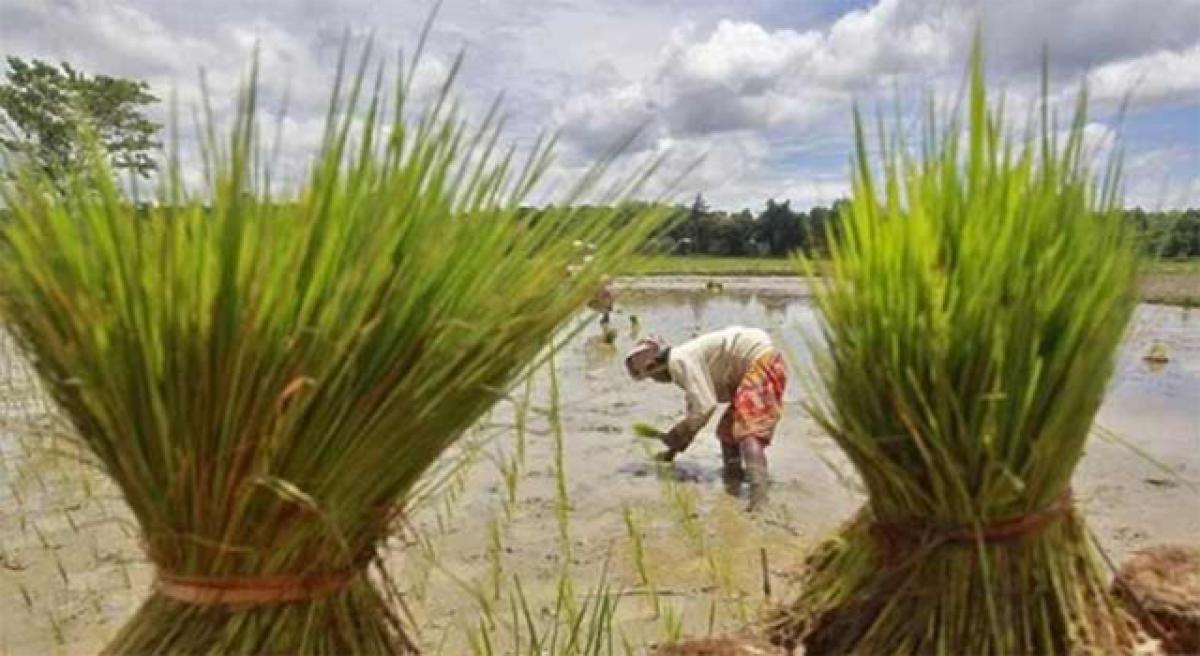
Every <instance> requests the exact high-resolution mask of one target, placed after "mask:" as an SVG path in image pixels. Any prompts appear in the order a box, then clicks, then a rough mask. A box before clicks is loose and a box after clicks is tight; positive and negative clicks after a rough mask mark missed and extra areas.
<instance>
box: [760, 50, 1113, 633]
mask: <svg viewBox="0 0 1200 656" xmlns="http://www.w3.org/2000/svg"><path fill="white" fill-rule="evenodd" d="M980 52H981V48H980V45H979V44H978V42H977V43H976V45H975V49H974V52H973V54H972V58H971V65H970V68H969V71H970V72H969V81H968V91H967V95H966V103H965V105H966V107H965V109H966V111H967V116H966V119H965V124H964V123H962V122H961V121H960V119H958V118H955V117H952V118H950V120H945V117H944V116H941V115H939V114H940V112H938V111H937V110H936V109H934V108H933V107H932V103H931V108H930V110H929V112H928V117H927V122H926V125H925V130H924V136H923V139H922V144H921V148H919V149H918V151H919V152H917V153H913V152H911V151H910V150H909V148H908V147H907V145H906V144H905V143H904V139H903V135H902V134H899V135H893V136H892V137H891V138H888V137H887V136H881V137H880V146H879V151H880V153H881V154H880V155H879V159H878V160H874V161H873V160H872V158H871V157H870V156H869V155H868V150H867V145H866V139H865V137H864V130H863V128H862V122H861V120H860V119H859V117H858V114H857V111H856V112H855V133H856V154H855V158H854V166H853V194H852V195H853V198H852V201H851V203H850V206H849V211H848V212H847V213H846V214H845V215H844V217H843V220H842V224H841V230H840V232H839V234H838V235H831V237H833V247H832V258H831V261H830V263H829V274H830V275H829V276H828V277H826V278H823V279H821V280H819V281H817V282H816V283H815V299H816V303H817V305H818V307H819V309H820V317H821V333H820V335H819V336H818V337H817V338H816V341H817V344H815V345H814V347H815V348H813V351H814V353H815V354H816V355H815V360H814V364H813V366H814V372H815V376H816V377H817V379H818V383H819V387H820V389H821V392H822V393H821V394H819V395H817V396H816V397H814V398H813V399H811V402H810V407H809V411H810V412H811V413H812V415H813V416H814V418H815V419H816V420H817V421H818V422H819V423H820V425H821V426H822V428H823V429H824V430H825V431H826V432H828V433H829V435H830V436H831V437H832V438H833V439H834V440H835V441H836V443H837V444H838V446H839V447H840V448H841V449H842V450H843V451H844V452H845V453H846V455H847V456H848V457H849V459H850V460H851V462H852V463H853V465H854V467H855V468H856V469H857V470H858V473H859V475H860V476H861V479H862V481H863V484H864V486H865V488H866V491H867V496H868V500H867V502H866V504H865V506H864V507H863V508H862V510H861V511H860V512H859V513H858V514H857V515H856V516H855V517H854V518H853V519H852V520H851V521H850V522H849V523H847V524H846V525H845V526H844V527H843V528H842V529H841V530H839V531H838V533H837V534H836V536H835V537H833V538H832V539H831V540H829V541H828V542H827V543H825V544H824V545H823V546H821V547H820V548H819V549H818V550H817V551H816V552H815V553H814V554H813V555H812V556H811V558H810V562H809V567H808V569H807V572H806V574H805V577H804V579H803V580H802V581H801V585H802V592H801V593H800V596H799V599H798V601H797V602H796V603H795V605H794V606H793V607H792V608H791V609H790V612H788V613H785V614H784V615H783V616H781V617H779V618H777V619H776V622H775V623H774V624H775V625H774V630H775V631H776V635H777V637H778V638H780V639H782V640H785V641H787V642H794V641H797V640H798V641H801V642H803V643H804V645H805V649H806V653H812V654H825V653H939V654H965V653H970V654H985V653H1025V654H1035V653H1036V654H1044V653H1084V652H1088V653H1091V652H1096V653H1116V652H1127V651H1129V650H1131V649H1132V647H1133V643H1134V640H1135V633H1134V628H1133V627H1132V626H1131V624H1130V622H1129V621H1128V618H1127V617H1126V616H1125V615H1123V613H1122V612H1121V611H1120V610H1119V609H1118V607H1117V606H1116V605H1115V604H1114V602H1113V600H1112V599H1111V597H1110V595H1109V593H1108V592H1107V590H1106V581H1105V579H1106V576H1104V574H1103V572H1101V571H1100V567H1099V565H1098V564H1097V560H1096V558H1095V554H1094V552H1093V550H1092V547H1091V545H1090V544H1089V540H1088V535H1089V532H1088V529H1087V526H1086V524H1085V522H1084V519H1083V517H1082V516H1081V514H1080V512H1079V510H1078V509H1077V508H1076V507H1075V504H1074V503H1073V501H1072V498H1071V477H1072V473H1073V471H1074V469H1075V466H1076V464H1077V463H1078V462H1079V459H1080V457H1081V455H1082V452H1083V448H1084V445H1085V443H1086V440H1087V437H1088V434H1089V430H1090V429H1091V426H1092V421H1093V417H1094V415H1095V413H1096V411H1097V409H1098V407H1099V405H1100V402H1101V400H1102V399H1103V396H1104V393H1105V387H1106V385H1107V383H1108V380H1109V377H1110V374H1111V373H1112V371H1113V368H1114V361H1115V353H1116V350H1117V346H1118V345H1119V343H1120V342H1121V339H1122V336H1123V335H1124V333H1125V329H1126V325H1127V323H1128V321H1129V318H1130V315H1131V312H1132V310H1133V307H1134V303H1135V296H1134V293H1135V290H1134V279H1135V273H1136V268H1137V257H1136V255H1135V252H1134V243H1133V238H1132V235H1131V234H1130V230H1129V228H1128V226H1127V225H1126V224H1125V222H1123V221H1121V220H1120V216H1119V212H1118V209H1119V204H1118V195H1119V193H1118V192H1119V168H1120V161H1119V155H1118V156H1117V157H1114V158H1113V159H1112V160H1111V161H1110V162H1109V163H1108V164H1107V165H1106V166H1105V167H1104V168H1103V170H1102V171H1100V170H1098V169H1096V168H1095V167H1094V165H1093V162H1092V160H1091V159H1090V158H1089V156H1088V154H1087V153H1086V152H1085V149H1084V144H1083V140H1084V127H1085V125H1086V123H1087V119H1086V117H1087V97H1086V91H1085V90H1084V91H1081V92H1080V94H1079V96H1078V101H1077V105H1076V110H1075V114H1074V117H1073V120H1072V122H1071V125H1070V127H1069V129H1067V130H1066V136H1065V137H1062V136H1060V133H1059V132H1058V131H1057V128H1056V126H1055V125H1054V124H1053V123H1054V122H1053V121H1052V120H1051V118H1050V110H1049V108H1048V107H1047V105H1048V100H1049V99H1048V94H1047V93H1046V91H1045V89H1046V86H1045V85H1046V83H1045V82H1043V98H1042V103H1043V104H1042V108H1041V112H1040V117H1039V118H1040V120H1039V121H1035V122H1033V127H1031V128H1029V130H1028V133H1027V134H1026V135H1025V136H1024V137H1016V136H1014V134H1012V133H1011V131H1009V129H1008V127H1007V126H1008V125H1009V123H1008V122H1007V121H1008V119H1007V118H1006V115H1005V114H1004V111H1003V104H1002V103H1001V104H994V103H993V104H989V102H988V98H987V92H986V89H985V82H984V74H983V62H982V56H981V54H980ZM898 129H899V128H898ZM881 132H882V127H881Z"/></svg>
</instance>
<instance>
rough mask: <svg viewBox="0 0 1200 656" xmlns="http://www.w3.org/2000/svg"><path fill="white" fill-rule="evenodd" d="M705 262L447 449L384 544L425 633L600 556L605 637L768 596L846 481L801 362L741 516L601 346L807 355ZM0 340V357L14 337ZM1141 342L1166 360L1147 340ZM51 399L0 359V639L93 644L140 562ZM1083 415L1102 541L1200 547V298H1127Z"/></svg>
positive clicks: (1091, 502) (502, 636)
mask: <svg viewBox="0 0 1200 656" xmlns="http://www.w3.org/2000/svg"><path fill="white" fill-rule="evenodd" d="M711 280H712V281H713V282H717V283H719V284H718V285H707V283H708V282H709V281H710V279H709V278H704V277H657V278H653V279H637V280H629V281H623V283H622V285H621V287H622V289H621V292H620V295H619V297H618V301H617V307H618V312H617V313H616V314H614V315H613V317H612V324H611V326H612V328H613V329H615V330H616V337H615V343H614V344H608V343H607V342H606V340H605V339H604V338H603V337H602V333H601V330H600V327H599V326H598V325H597V324H595V323H594V322H593V323H590V324H588V325H586V326H583V327H582V328H581V329H580V331H579V332H578V333H577V334H575V335H574V336H573V337H572V339H571V340H570V342H569V343H568V344H567V345H566V346H565V347H564V348H563V349H562V350H561V351H560V352H559V353H557V354H556V356H555V358H554V364H555V367H556V376H555V377H554V378H553V380H552V378H551V376H550V372H549V370H548V369H547V368H543V370H541V371H539V372H538V373H537V374H536V376H535V378H534V380H533V383H532V384H531V385H530V386H529V388H528V389H525V388H524V387H518V388H517V389H516V390H513V391H512V393H511V398H510V399H508V400H505V401H502V402H501V403H500V404H499V405H498V406H497V407H496V408H495V410H494V411H493V412H492V413H491V414H490V415H489V416H488V417H485V418H484V420H483V421H481V422H480V424H479V425H478V426H477V427H476V428H475V429H473V430H472V431H471V433H470V435H469V436H468V439H467V440H466V441H465V443H464V446H463V447H462V448H461V449H459V450H458V452H457V453H456V454H454V455H455V457H456V458H460V459H461V458H465V459H466V460H465V461H462V460H459V461H458V462H466V464H465V465H464V466H463V467H462V468H461V469H460V470H459V471H458V474H457V475H454V476H451V477H450V479H449V482H448V483H447V485H445V486H444V487H443V488H441V489H440V490H439V491H437V492H436V493H435V494H433V495H432V496H431V497H429V499H428V500H427V501H426V502H425V503H424V504H423V505H422V506H421V507H419V508H417V509H415V510H414V511H413V513H412V515H411V517H410V520H409V521H410V524H411V527H410V529H409V530H406V531H404V532H403V534H402V535H401V536H399V537H397V538H396V539H395V540H393V541H392V543H391V544H390V545H389V546H390V547H391V548H390V549H389V552H388V555H387V562H388V565H389V569H390V571H391V572H392V573H393V574H394V575H395V576H396V578H397V579H398V581H399V583H400V585H401V587H402V588H403V589H404V590H405V593H406V602H407V604H408V606H409V607H410V610H411V611H412V614H413V616H414V620H415V621H416V623H417V624H418V625H419V626H420V634H421V637H422V642H423V644H424V645H425V647H426V649H427V651H428V652H429V653H439V652H440V653H445V654H463V653H469V644H468V641H469V635H470V633H471V632H472V631H476V630H478V629H479V627H480V626H484V627H489V630H493V638H494V639H495V640H496V641H497V642H498V643H499V644H500V645H504V644H511V643H507V642H505V640H506V636H507V635H508V632H509V625H510V623H511V621H512V619H511V618H512V602H513V600H514V598H515V597H514V590H515V588H516V582H517V581H519V582H520V586H521V591H522V593H523V594H524V596H525V598H526V600H527V605H528V607H529V608H530V610H531V611H532V613H533V615H534V620H535V621H536V620H546V619H547V618H549V617H550V616H551V615H552V614H553V609H554V606H555V604H556V602H557V599H558V598H559V597H560V595H561V596H563V597H564V598H568V599H569V600H571V601H570V603H575V604H580V605H582V604H585V603H588V601H589V599H593V597H592V595H593V594H594V593H595V592H596V586H597V585H598V584H599V582H600V580H601V577H602V576H604V577H605V578H604V580H605V582H606V584H607V585H608V586H609V588H610V590H609V596H608V598H609V599H611V600H613V601H615V602H616V604H617V605H616V611H615V625H616V626H617V627H618V628H619V634H618V636H617V638H616V642H617V643H618V644H619V643H620V641H621V639H622V638H624V639H626V640H628V642H629V643H630V644H632V645H644V644H647V643H650V642H654V641H657V640H662V639H664V638H666V637H670V636H673V635H677V634H679V633H683V634H690V635H700V634H704V633H706V632H708V631H709V630H710V629H711V630H714V631H715V630H722V629H728V628H731V627H736V626H739V625H741V624H743V623H744V622H746V621H747V620H749V619H752V618H753V617H754V616H755V615H756V614H757V613H758V612H759V611H760V610H761V609H762V608H763V607H764V605H765V604H767V603H769V602H770V600H769V599H768V598H767V596H766V594H765V590H764V580H763V578H764V577H763V569H764V559H765V564H766V570H767V579H768V581H767V582H768V583H769V584H770V590H771V599H774V600H776V601H778V600H782V599H787V598H789V597H790V596H791V595H792V590H791V589H790V587H789V586H790V583H791V576H792V574H794V573H795V572H796V571H797V569H798V566H799V565H800V563H801V562H802V560H803V558H804V555H805V551H806V549H807V548H808V547H810V546H812V545H813V544H815V542H816V541H817V540H819V539H820V538H821V537H822V536H824V535H825V534H826V533H827V532H828V531H830V530H831V529H833V528H834V527H835V526H837V525H838V524H839V523H840V522H841V521H843V520H845V519H846V518H847V517H849V516H850V514H851V513H852V512H853V511H854V509H855V508H856V507H857V505H858V504H859V503H860V501H861V495H860V493H859V492H858V490H857V486H856V482H855V480H854V476H853V473H852V470H851V469H850V468H849V466H848V464H847V463H846V461H845V460H844V459H843V458H842V457H841V455H840V452H839V451H838V450H837V448H836V447H834V446H833V444H832V443H831V442H830V441H829V440H828V439H826V438H825V437H823V436H822V434H821V432H820V431H819V430H818V429H817V427H816V426H815V424H814V423H813V422H812V421H811V419H809V418H808V417H807V416H806V415H805V412H804V410H803V407H802V406H801V402H802V399H803V395H804V387H803V385H802V384H801V383H800V381H799V378H798V376H796V375H795V374H794V375H793V378H792V381H791V385H790V388H789V390H788V403H787V413H786V415H785V418H784V420H783V422H782V423H781V425H780V427H779V430H778V432H777V434H776V437H775V442H774V444H773V445H772V446H771V447H770V449H768V452H767V453H768V458H769V460H770V466H771V477H772V488H771V499H770V502H769V504H768V506H767V507H766V509H765V510H764V511H763V512H760V513H758V514H755V515H747V514H746V513H744V512H743V511H742V507H743V505H744V503H745V502H744V500H743V499H741V498H738V497H736V496H733V495H732V494H730V492H737V491H730V490H726V489H725V487H724V486H723V484H722V482H721V477H720V457H719V448H718V445H717V443H716V440H715V438H714V437H713V435H712V429H713V426H710V427H708V428H707V429H706V430H705V431H704V432H702V433H701V435H700V436H699V437H698V438H697V441H696V443H695V444H693V446H692V447H691V449H689V450H688V452H687V453H685V454H684V455H682V456H681V457H680V458H679V459H678V460H677V461H676V463H675V465H674V467H672V468H670V469H667V470H660V469H659V468H657V467H656V466H655V465H654V463H653V462H652V459H651V457H650V454H651V453H653V450H654V445H650V444H646V443H644V442H641V441H639V440H638V438H636V437H635V436H634V435H633V433H632V432H631V430H630V425H631V424H632V423H633V422H635V421H643V422H649V423H652V424H655V425H658V426H661V427H664V428H665V427H667V426H668V425H669V423H670V422H671V421H672V420H673V419H674V418H676V417H677V416H678V413H679V412H680V411H681V409H682V402H683V400H682V394H681V393H680V392H679V391H678V390H677V389H676V388H675V387H673V386H670V385H658V384H654V383H649V382H646V383H633V382H631V381H630V380H629V379H628V378H627V377H626V375H625V373H624V370H623V367H622V363H621V355H622V353H623V352H624V351H625V350H626V349H627V348H628V347H629V346H630V345H631V344H632V342H633V340H634V339H636V337H637V336H638V335H645V334H657V335H661V336H663V337H665V338H667V339H668V340H670V341H673V342H678V341H682V340H685V339H688V338H690V337H692V336H694V335H696V334H699V333H701V332H704V331H707V330H711V329H715V328H719V327H722V326H725V325H728V324H734V323H737V324H743V325H753V326H760V327H763V328H765V329H766V330H768V332H770V333H771V335H772V336H773V337H774V338H775V339H776V340H777V342H778V343H780V344H781V345H783V347H784V352H785V355H786V357H787V358H788V359H789V361H790V362H791V363H792V365H793V370H795V369H796V368H797V367H796V365H799V364H802V363H803V362H804V360H805V358H806V353H807V350H806V347H805V344H804V339H803V336H804V335H805V334H809V333H811V331H812V330H813V329H814V328H815V314H814V312H813V309H812V307H811V305H810V304H809V302H808V300H807V291H808V290H807V287H806V286H805V284H804V282H803V281H801V280H797V279H795V278H771V277H755V278H721V279H715V278H714V279H711ZM635 317H636V321H634V318H635ZM0 338H2V339H3V340H4V341H3V343H0V353H3V354H5V355H6V356H11V355H12V354H13V353H15V348H14V347H13V345H12V344H11V341H10V340H9V338H8V337H7V336H0ZM1155 345H1158V348H1161V350H1162V351H1164V352H1165V353H1166V354H1167V356H1168V358H1169V361H1168V362H1166V363H1162V364H1151V363H1147V362H1145V361H1144V360H1143V357H1142V356H1143V355H1144V354H1145V353H1147V352H1148V351H1149V350H1150V349H1152V348H1155ZM555 390H557V393H555ZM53 416H54V415H53V413H52V410H51V407H50V404H49V402H48V401H47V400H45V399H44V397H42V396H41V394H40V392H39V390H38V388H37V385H36V384H35V383H34V381H33V380H32V379H31V378H30V377H29V375H28V370H27V367H26V365H25V364H24V363H22V362H21V361H20V360H19V358H14V357H6V358H5V360H4V361H3V362H0V456H2V460H0V654H4V653H13V654H26V653H28V654H44V653H87V652H94V651H95V650H96V649H97V648H98V647H99V646H101V645H102V644H103V643H104V641H105V640H106V639H107V638H108V637H109V636H110V635H111V634H112V633H113V632H114V631H115V630H116V629H117V628H118V627H119V626H120V624H121V623H122V621H123V620H124V619H125V618H126V617H127V616H128V615H129V614H130V613H131V612H132V611H133V610H134V608H135V607H136V604H137V603H138V602H139V601H140V600H141V599H142V598H144V596H145V595H146V594H147V591H148V588H149V585H150V583H151V580H152V571H151V568H150V567H149V565H148V564H146V563H145V562H144V560H143V559H142V556H141V552H140V550H139V548H138V543H137V533H136V528H135V527H134V526H133V525H132V524H131V523H130V522H129V521H128V519H127V511H126V510H125V508H124V505H123V503H122V501H121V499H120V496H119V494H118V493H117V491H116V490H114V489H113V488H112V486H111V485H110V484H108V483H107V482H106V481H105V479H104V477H103V476H101V475H99V474H98V473H96V472H94V471H92V470H91V469H90V468H89V467H88V466H87V465H86V464H83V463H80V462H79V461H78V459H77V458H76V456H75V455H74V454H73V451H72V449H71V447H70V443H69V440H68V439H67V436H68V428H67V427H65V426H63V425H62V424H61V422H59V421H56V420H55V419H54V418H53ZM713 423H714V424H715V421H714V422H713ZM1098 423H1099V425H1100V426H1101V428H1102V430H1101V431H1098V432H1101V433H1104V434H1105V436H1106V437H1104V438H1101V437H1099V436H1098V437H1097V438H1096V439H1093V441H1092V442H1091V443H1090V446H1089V448H1088V452H1087V455H1086V457H1085V460H1084V461H1083V463H1082V464H1081V466H1080V468H1079V470H1078V473H1077V475H1076V479H1075V489H1076V495H1077V497H1078V499H1079V500H1080V503H1082V504H1083V506H1084V508H1085V509H1086V512H1087V516H1088V518H1089V520H1090V522H1091V525H1092V528H1093V530H1094V531H1095V532H1096V533H1097V537H1098V538H1099V540H1100V542H1101V544H1102V545H1103V546H1104V548H1105V550H1106V552H1107V554H1108V555H1109V556H1110V557H1111V558H1112V559H1113V560H1114V561H1119V560H1120V559H1122V558H1123V557H1124V556H1125V555H1126V554H1127V553H1128V552H1129V551H1131V550H1133V549H1137V548H1140V547H1143V546H1147V545H1150V544H1156V543H1164V542H1185V543H1193V544H1194V543H1200V310H1197V309H1191V310H1185V309H1181V308H1176V307H1169V306H1156V305H1143V306H1140V307H1139V308H1138V311H1137V315H1136V318H1135V322H1134V326H1133V329H1132V330H1131V332H1130V335H1129V337H1128V339H1127V342H1126V345H1125V347H1124V349H1123V351H1122V355H1121V361H1120V364H1119V366H1118V370H1117V373H1116V376H1115V377H1114V380H1113V382H1112V385H1111V388H1110V392H1109V395H1108V398H1107V399H1106V401H1105V404H1104V406H1103V408H1102V409H1101V412H1100V416H1099V419H1098ZM1134 449H1136V451H1137V452H1136V453H1135V451H1134ZM564 590H565V593H564V592H563V591H564ZM499 651H501V652H503V651H504V647H502V646H501V647H499Z"/></svg>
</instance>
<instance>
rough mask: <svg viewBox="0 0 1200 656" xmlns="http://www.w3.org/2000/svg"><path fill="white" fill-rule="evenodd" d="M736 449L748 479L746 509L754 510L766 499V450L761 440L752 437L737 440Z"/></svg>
mask: <svg viewBox="0 0 1200 656" xmlns="http://www.w3.org/2000/svg"><path fill="white" fill-rule="evenodd" d="M738 449H739V451H741V456H742V462H743V463H745V467H746V472H747V473H748V474H749V479H750V505H749V506H748V507H747V510H755V509H756V508H758V507H760V506H761V505H762V504H763V503H764V502H765V501H766V500H767V485H768V484H769V483H768V479H767V452H766V449H765V448H764V447H763V444H762V442H759V441H758V439H756V438H753V437H747V438H745V439H743V440H742V441H741V442H739V443H738Z"/></svg>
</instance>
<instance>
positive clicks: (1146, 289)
mask: <svg viewBox="0 0 1200 656" xmlns="http://www.w3.org/2000/svg"><path fill="white" fill-rule="evenodd" d="M822 264H823V263H822V262H818V263H817V268H818V270H820V269H821V265H822ZM795 273H796V266H795V264H794V263H793V262H792V260H791V259H789V258H781V257H718V256H708V255H699V256H678V255H657V256H649V257H642V258H640V259H638V260H637V262H636V263H635V264H634V266H633V267H631V268H630V271H629V274H630V275H640V276H668V275H674V276H684V275H694V276H790V275H795ZM1139 290H1140V291H1139V293H1140V295H1141V298H1142V300H1143V301H1145V302H1147V303H1161V304H1165V305H1182V306H1185V307H1200V259H1188V260H1149V261H1147V262H1145V263H1143V265H1142V280H1141V282H1140V284H1139Z"/></svg>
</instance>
